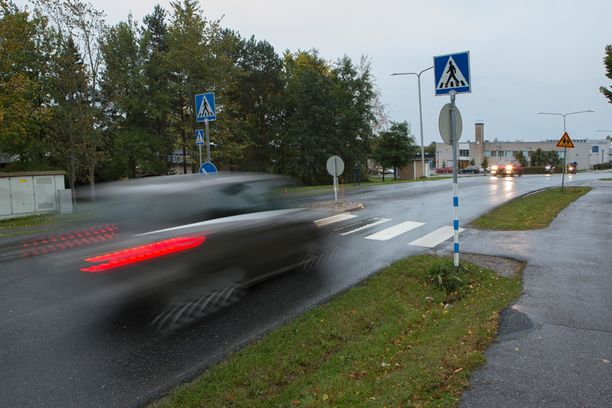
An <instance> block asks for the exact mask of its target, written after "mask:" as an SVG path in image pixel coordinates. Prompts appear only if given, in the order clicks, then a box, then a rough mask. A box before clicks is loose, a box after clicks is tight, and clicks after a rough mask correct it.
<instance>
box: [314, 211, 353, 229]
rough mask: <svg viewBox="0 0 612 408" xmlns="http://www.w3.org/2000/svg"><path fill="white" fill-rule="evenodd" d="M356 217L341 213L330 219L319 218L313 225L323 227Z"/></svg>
mask: <svg viewBox="0 0 612 408" xmlns="http://www.w3.org/2000/svg"><path fill="white" fill-rule="evenodd" d="M355 217H356V215H353V214H347V213H342V214H338V215H332V216H331V217H327V218H321V219H320V220H316V221H315V222H314V223H315V224H317V227H324V226H325V225H329V224H333V223H335V222H340V221H344V220H349V219H351V218H355Z"/></svg>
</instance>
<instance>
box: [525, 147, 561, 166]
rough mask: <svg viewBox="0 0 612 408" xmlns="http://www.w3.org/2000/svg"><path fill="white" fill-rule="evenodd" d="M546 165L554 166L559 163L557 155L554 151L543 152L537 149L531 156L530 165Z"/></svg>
mask: <svg viewBox="0 0 612 408" xmlns="http://www.w3.org/2000/svg"><path fill="white" fill-rule="evenodd" d="M548 163H550V164H552V165H554V166H556V165H558V164H559V163H560V159H559V154H558V153H557V152H556V151H554V150H551V151H543V150H542V149H540V148H538V149H537V150H536V151H535V152H533V153H532V154H531V163H530V164H531V165H532V166H544V165H546V164H548Z"/></svg>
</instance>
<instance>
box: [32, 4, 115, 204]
mask: <svg viewBox="0 0 612 408" xmlns="http://www.w3.org/2000/svg"><path fill="white" fill-rule="evenodd" d="M33 2H34V4H35V5H36V10H37V12H38V13H40V14H41V15H44V16H45V17H46V18H48V19H49V20H50V21H51V22H52V23H53V31H54V33H55V35H56V37H57V38H58V44H59V47H60V48H61V47H63V46H64V45H65V44H63V42H64V41H66V40H67V39H70V40H71V41H72V42H73V44H74V47H75V49H76V50H77V51H78V52H79V54H80V55H81V58H83V59H84V60H85V61H86V63H83V69H84V70H85V73H86V75H85V78H86V81H87V92H88V93H89V96H88V98H87V101H88V103H89V107H90V110H91V111H92V112H93V113H94V119H95V120H93V121H91V122H89V125H88V127H87V128H82V129H80V131H81V133H82V138H83V143H82V145H81V147H80V148H81V149H82V150H83V153H84V154H83V156H82V160H83V162H84V164H85V166H86V167H87V172H88V179H89V185H90V191H91V197H92V198H93V197H94V196H95V171H96V166H97V164H98V162H99V160H100V158H101V157H102V156H103V152H102V151H101V137H100V133H99V129H100V127H101V123H100V120H101V118H100V112H99V111H98V109H99V97H98V89H99V72H100V67H101V64H102V53H101V50H100V44H101V41H100V40H101V38H102V35H103V32H104V30H105V29H106V23H105V21H104V13H103V12H101V11H98V10H97V9H96V8H95V7H94V6H92V5H91V4H90V3H88V2H86V1H81V0H33Z"/></svg>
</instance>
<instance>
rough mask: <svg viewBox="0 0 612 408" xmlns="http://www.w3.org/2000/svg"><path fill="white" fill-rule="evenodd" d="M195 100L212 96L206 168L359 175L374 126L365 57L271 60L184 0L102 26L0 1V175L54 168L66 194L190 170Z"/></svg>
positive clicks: (72, 4)
mask: <svg viewBox="0 0 612 408" xmlns="http://www.w3.org/2000/svg"><path fill="white" fill-rule="evenodd" d="M201 92H215V95H216V104H217V120H216V121H214V122H211V126H210V133H211V139H212V141H213V142H214V143H215V145H216V146H215V147H214V148H213V150H212V158H213V161H214V162H215V164H217V165H218V166H219V167H220V168H222V169H227V170H233V171H263V172H275V173H282V174H288V175H291V176H294V177H297V178H299V179H301V180H303V181H305V182H307V183H316V182H322V181H327V180H328V176H327V174H326V171H325V160H326V159H327V157H329V156H330V155H332V154H337V155H340V156H341V157H343V158H344V160H345V161H346V164H347V168H352V166H353V165H354V164H355V163H358V164H360V165H361V166H362V167H363V168H365V163H366V160H367V158H368V157H369V155H370V153H371V149H372V146H373V143H374V141H375V139H376V138H375V131H376V130H377V129H378V127H379V126H380V124H381V121H382V118H383V117H384V112H383V108H382V106H381V104H380V102H379V99H378V94H377V92H376V89H375V86H374V79H373V77H372V74H371V69H370V65H369V62H368V60H367V59H366V58H362V59H361V61H359V62H358V63H355V62H353V61H351V59H350V58H348V57H346V56H345V57H342V58H339V59H338V60H337V61H335V62H333V63H332V62H329V61H326V60H324V59H322V58H321V57H320V56H319V55H318V54H317V51H316V50H311V51H296V52H291V51H285V52H284V54H283V55H282V56H281V55H279V54H278V53H277V52H276V51H275V50H274V48H273V47H272V45H270V44H269V43H268V42H267V41H265V40H258V39H256V38H254V37H251V38H248V39H247V38H243V37H241V36H240V34H239V33H237V32H236V31H233V30H231V29H228V28H223V27H222V25H221V21H212V20H210V19H207V18H206V17H205V13H204V12H203V10H202V9H201V8H200V6H199V4H198V2H197V1H193V0H182V1H176V2H174V3H172V4H171V7H170V9H169V10H164V9H163V8H162V7H160V6H155V7H154V8H153V9H152V10H151V13H150V14H149V15H147V16H146V17H145V18H144V19H143V21H142V22H141V23H138V22H136V21H134V20H133V19H132V18H131V16H128V17H127V19H126V20H125V21H122V22H120V23H118V24H116V25H114V26H108V25H106V23H105V22H104V16H103V14H102V13H100V12H99V11H97V10H95V9H94V8H93V7H92V6H91V5H89V4H88V3H84V2H82V1H80V0H35V1H33V3H32V4H31V5H30V6H28V7H26V8H25V9H20V8H19V7H17V6H16V5H14V4H12V3H11V2H7V1H6V0H0V154H3V155H4V157H10V158H11V160H9V163H8V164H6V163H5V167H4V169H3V170H4V171H12V170H44V169H52V168H53V169H57V168H58V167H59V168H61V169H64V170H66V171H67V173H68V176H69V177H68V178H69V181H70V185H71V186H72V187H74V186H75V185H77V184H83V183H90V184H91V185H92V186H93V183H94V182H95V181H103V180H115V179H120V178H125V177H140V176H144V175H162V174H172V173H183V172H188V171H193V170H197V169H196V167H197V164H198V156H197V149H196V146H195V143H194V131H195V129H196V128H200V127H201V124H200V125H198V124H197V123H196V122H195V117H194V108H195V107H194V94H197V93H201ZM5 162H6V160H5Z"/></svg>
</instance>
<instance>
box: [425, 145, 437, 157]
mask: <svg viewBox="0 0 612 408" xmlns="http://www.w3.org/2000/svg"><path fill="white" fill-rule="evenodd" d="M425 154H431V155H434V156H435V155H436V142H431V143H430V144H429V145H428V146H425Z"/></svg>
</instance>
